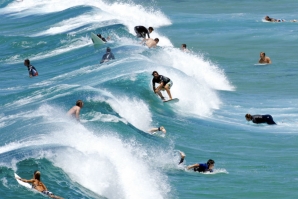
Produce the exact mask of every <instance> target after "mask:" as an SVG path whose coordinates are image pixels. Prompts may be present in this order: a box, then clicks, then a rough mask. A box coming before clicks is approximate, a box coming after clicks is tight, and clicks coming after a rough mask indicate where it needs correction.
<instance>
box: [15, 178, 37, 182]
mask: <svg viewBox="0 0 298 199" xmlns="http://www.w3.org/2000/svg"><path fill="white" fill-rule="evenodd" d="M16 179H18V180H20V181H22V182H28V183H33V182H34V181H35V179H31V180H26V179H22V178H16Z"/></svg>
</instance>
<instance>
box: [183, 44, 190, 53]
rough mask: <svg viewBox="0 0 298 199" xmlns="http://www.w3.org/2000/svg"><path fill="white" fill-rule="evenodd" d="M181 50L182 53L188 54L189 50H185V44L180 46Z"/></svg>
mask: <svg viewBox="0 0 298 199" xmlns="http://www.w3.org/2000/svg"><path fill="white" fill-rule="evenodd" d="M181 50H182V51H183V52H189V50H188V49H187V48H186V44H182V45H181Z"/></svg>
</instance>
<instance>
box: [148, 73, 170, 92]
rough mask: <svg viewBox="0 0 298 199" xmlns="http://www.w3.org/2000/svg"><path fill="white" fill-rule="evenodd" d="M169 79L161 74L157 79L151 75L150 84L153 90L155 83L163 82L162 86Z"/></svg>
mask: <svg viewBox="0 0 298 199" xmlns="http://www.w3.org/2000/svg"><path fill="white" fill-rule="evenodd" d="M170 81H171V80H170V78H168V77H165V76H163V75H159V76H158V78H157V79H155V78H154V77H153V79H152V86H153V91H155V83H158V84H161V82H163V86H165V85H166V84H167V83H169V82H170Z"/></svg>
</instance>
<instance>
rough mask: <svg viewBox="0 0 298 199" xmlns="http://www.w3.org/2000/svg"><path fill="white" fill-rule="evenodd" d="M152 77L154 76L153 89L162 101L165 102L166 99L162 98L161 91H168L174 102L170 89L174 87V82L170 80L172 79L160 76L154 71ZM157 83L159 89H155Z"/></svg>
mask: <svg viewBox="0 0 298 199" xmlns="http://www.w3.org/2000/svg"><path fill="white" fill-rule="evenodd" d="M152 75H153V78H152V87H153V91H154V93H157V94H158V95H159V97H160V98H161V99H162V100H165V98H164V97H163V96H162V94H161V92H160V91H161V90H166V91H167V93H168V96H169V98H170V100H172V95H171V91H170V89H171V87H172V86H173V82H172V81H171V80H170V78H168V77H166V76H163V75H159V74H158V72H157V71H153V72H152ZM155 83H158V84H159V86H158V87H157V88H155Z"/></svg>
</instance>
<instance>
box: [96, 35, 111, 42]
mask: <svg viewBox="0 0 298 199" xmlns="http://www.w3.org/2000/svg"><path fill="white" fill-rule="evenodd" d="M97 36H98V37H99V38H100V39H101V40H102V41H104V42H107V40H110V37H107V39H106V38H104V37H102V36H101V34H97Z"/></svg>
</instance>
